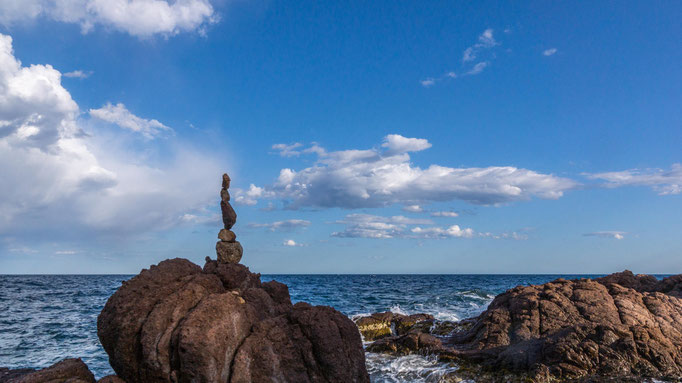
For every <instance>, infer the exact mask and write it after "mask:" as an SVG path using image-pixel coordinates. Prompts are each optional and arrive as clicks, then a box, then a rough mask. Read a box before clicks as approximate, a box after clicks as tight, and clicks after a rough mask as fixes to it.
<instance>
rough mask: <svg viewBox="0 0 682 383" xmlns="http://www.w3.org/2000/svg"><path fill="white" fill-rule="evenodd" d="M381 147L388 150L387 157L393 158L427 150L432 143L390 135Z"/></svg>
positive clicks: (421, 139) (420, 139)
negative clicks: (393, 156)
mask: <svg viewBox="0 0 682 383" xmlns="http://www.w3.org/2000/svg"><path fill="white" fill-rule="evenodd" d="M381 147H383V148H386V152H385V155H387V156H391V155H395V154H402V153H407V152H419V151H422V150H426V149H428V148H430V147H431V143H430V142H429V141H428V140H426V139H424V138H407V137H403V136H401V135H399V134H389V135H388V136H386V137H385V138H384V143H383V144H381Z"/></svg>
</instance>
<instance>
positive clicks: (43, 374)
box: [0, 359, 95, 383]
mask: <svg viewBox="0 0 682 383" xmlns="http://www.w3.org/2000/svg"><path fill="white" fill-rule="evenodd" d="M0 382H2V383H5V382H6V383H95V376H94V375H92V372H90V370H89V369H88V366H87V365H86V364H85V363H83V361H82V360H80V359H64V360H62V361H61V362H58V363H56V364H53V365H52V366H50V367H47V368H44V369H42V370H37V371H36V370H32V369H20V370H10V369H7V368H0Z"/></svg>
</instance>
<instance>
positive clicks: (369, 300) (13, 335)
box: [0, 275, 595, 383]
mask: <svg viewBox="0 0 682 383" xmlns="http://www.w3.org/2000/svg"><path fill="white" fill-rule="evenodd" d="M131 277H132V276H131V275H0V367H10V368H20V367H31V368H42V367H47V366H49V365H51V364H53V363H55V362H57V361H59V360H61V359H63V358H66V357H80V358H82V359H83V360H84V361H85V362H86V363H87V364H88V366H89V367H90V369H91V370H92V371H93V373H94V374H95V375H96V376H97V377H98V378H99V377H102V376H105V375H108V374H112V373H113V371H112V370H111V367H110V366H109V363H108V358H107V355H106V353H105V352H104V350H103V349H102V346H101V345H100V344H99V340H98V338H97V315H99V312H100V311H101V310H102V307H104V304H105V302H106V301H107V299H108V298H109V296H111V295H112V294H113V293H114V292H115V291H116V289H118V288H119V287H120V286H121V282H122V281H124V280H126V279H129V278H131ZM559 277H563V278H567V279H570V278H579V277H595V276H585V275H583V276H575V275H263V276H262V277H261V279H262V280H263V281H269V280H273V279H274V280H277V281H279V282H282V283H285V284H287V285H288V286H289V292H290V294H291V298H292V301H294V302H300V301H305V302H309V303H311V304H314V305H328V306H332V307H334V308H336V309H337V310H339V311H341V312H342V313H344V314H346V315H348V316H349V317H351V318H353V317H357V316H359V315H364V314H369V313H373V312H378V311H393V312H399V313H405V314H413V313H428V314H432V315H433V316H435V317H436V318H437V319H440V320H453V321H456V320H460V319H464V318H468V317H471V316H475V315H477V314H479V313H480V312H481V311H483V310H484V309H485V308H486V307H487V305H488V304H489V303H490V302H491V301H492V299H493V298H494V297H495V295H497V294H499V293H501V292H503V291H505V290H507V289H509V288H512V287H514V286H517V285H528V284H540V283H545V282H548V281H551V280H554V279H556V278H559ZM366 355H367V367H368V370H369V372H370V376H371V379H372V382H382V383H383V382H438V381H439V378H440V377H441V376H443V375H444V374H446V373H447V372H448V371H449V370H450V369H452V368H453V367H448V366H445V365H442V364H440V363H438V362H437V361H436V360H435V358H429V357H422V356H416V355H412V356H405V357H398V358H395V357H387V356H384V355H378V354H372V353H367V354H366Z"/></svg>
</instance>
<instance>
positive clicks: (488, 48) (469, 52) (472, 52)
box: [420, 28, 500, 88]
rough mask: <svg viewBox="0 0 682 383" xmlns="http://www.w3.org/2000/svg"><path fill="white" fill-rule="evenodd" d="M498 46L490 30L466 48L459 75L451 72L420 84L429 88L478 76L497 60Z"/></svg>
mask: <svg viewBox="0 0 682 383" xmlns="http://www.w3.org/2000/svg"><path fill="white" fill-rule="evenodd" d="M498 45H500V43H499V42H498V41H496V40H495V37H494V36H493V30H492V29H491V28H488V29H486V30H485V31H483V33H481V34H480V35H479V36H478V41H477V42H476V43H475V44H474V45H472V46H470V47H468V48H466V49H465V50H464V52H463V53H462V66H461V68H460V70H459V75H458V74H457V72H455V71H449V72H447V73H445V74H444V75H442V76H439V77H428V78H427V79H425V80H422V81H420V83H421V84H422V86H423V87H426V88H428V87H431V86H433V85H435V84H436V83H438V82H441V81H446V80H451V79H455V78H458V77H464V76H472V75H477V74H479V73H481V72H483V70H484V69H485V68H487V67H488V66H490V62H491V60H493V59H495V54H494V48H495V47H496V46H498ZM481 56H482V57H483V58H484V60H483V61H481V60H480V59H479V57H481ZM476 61H478V62H476Z"/></svg>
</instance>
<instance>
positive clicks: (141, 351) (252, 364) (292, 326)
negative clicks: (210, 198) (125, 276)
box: [97, 259, 369, 383]
mask: <svg viewBox="0 0 682 383" xmlns="http://www.w3.org/2000/svg"><path fill="white" fill-rule="evenodd" d="M97 328H98V335H99V338H100V341H101V343H102V346H103V347H104V349H105V351H106V352H107V353H108V354H109V360H110V363H111V366H112V367H113V369H114V370H115V371H116V374H117V375H118V377H120V378H122V379H123V380H124V381H126V382H128V383H138V382H139V383H142V382H145V383H152V382H221V383H222V382H270V381H278V382H339V383H341V382H369V376H368V374H367V370H366V367H365V356H364V351H363V348H362V342H361V338H360V334H359V333H358V330H357V328H356V327H355V325H354V324H353V322H352V321H351V320H350V319H348V318H347V317H346V316H345V315H343V314H341V313H339V312H338V311H336V310H334V309H332V308H331V307H325V306H310V305H308V304H306V303H297V304H296V305H292V303H291V299H290V297H289V290H288V288H287V286H286V285H284V284H281V283H278V282H275V281H272V282H267V283H262V282H261V281H260V275H259V274H254V273H251V272H250V271H249V269H248V268H247V267H246V266H243V265H240V264H236V263H223V262H217V261H213V260H208V261H207V262H206V265H205V266H204V268H203V270H202V269H201V268H200V267H199V266H197V265H195V264H193V263H191V262H190V261H188V260H185V259H172V260H166V261H163V262H161V263H159V264H158V265H157V266H152V267H151V268H150V269H149V270H143V271H142V272H141V273H140V274H139V275H137V276H135V277H134V278H132V279H131V280H129V281H127V282H124V284H123V285H122V286H121V288H120V289H119V290H118V291H117V292H116V293H115V294H114V295H113V296H112V297H111V298H110V299H109V300H108V301H107V303H106V305H105V307H104V309H103V310H102V313H101V314H100V316H99V318H98V321H97Z"/></svg>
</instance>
